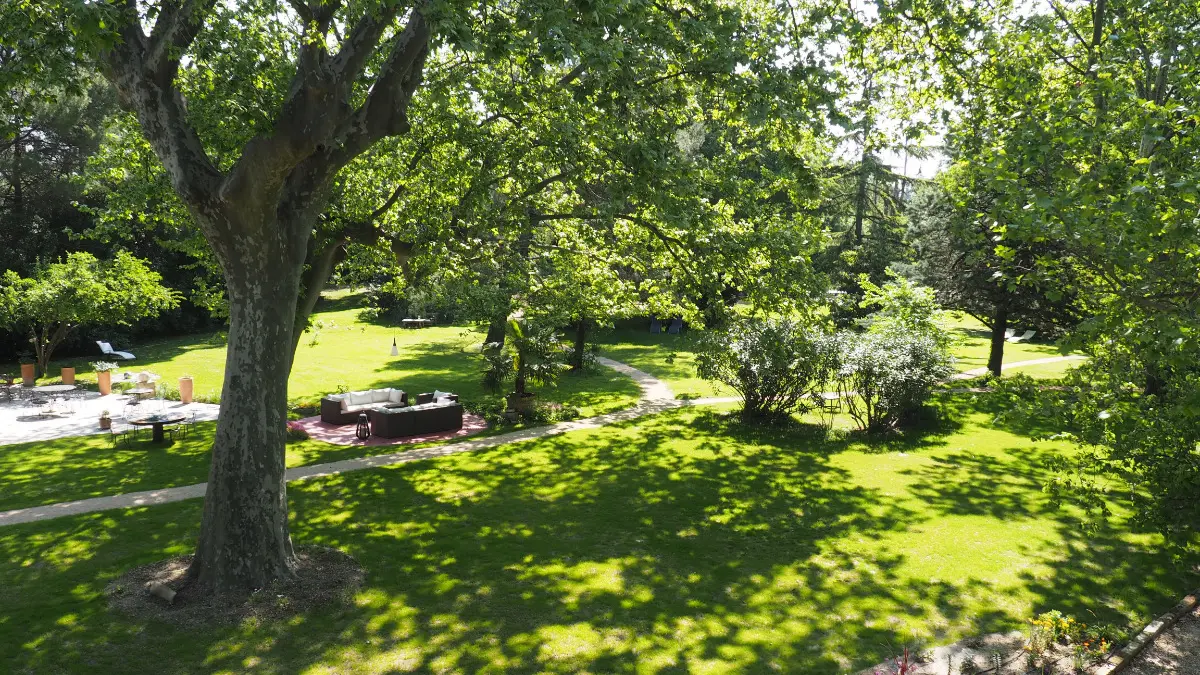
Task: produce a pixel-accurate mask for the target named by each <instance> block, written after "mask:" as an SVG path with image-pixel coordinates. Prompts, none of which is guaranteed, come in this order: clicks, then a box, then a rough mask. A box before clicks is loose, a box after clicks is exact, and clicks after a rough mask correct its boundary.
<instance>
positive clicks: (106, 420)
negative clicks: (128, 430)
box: [100, 417, 112, 429]
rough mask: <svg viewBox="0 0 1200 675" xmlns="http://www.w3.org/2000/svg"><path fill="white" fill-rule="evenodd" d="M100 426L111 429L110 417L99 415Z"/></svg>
mask: <svg viewBox="0 0 1200 675" xmlns="http://www.w3.org/2000/svg"><path fill="white" fill-rule="evenodd" d="M100 428H101V429H111V428H112V418H111V417H101V418H100Z"/></svg>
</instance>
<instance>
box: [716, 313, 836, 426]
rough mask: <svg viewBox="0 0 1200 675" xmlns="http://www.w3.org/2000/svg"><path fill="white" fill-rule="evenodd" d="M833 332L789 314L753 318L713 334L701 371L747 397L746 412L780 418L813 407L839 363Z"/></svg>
mask: <svg viewBox="0 0 1200 675" xmlns="http://www.w3.org/2000/svg"><path fill="white" fill-rule="evenodd" d="M834 347H835V345H834V343H833V341H832V340H831V339H830V336H828V335H826V334H824V333H821V332H820V331H817V330H816V329H812V328H808V327H805V326H803V325H801V324H799V323H796V322H794V321H790V320H787V319H748V320H746V321H743V322H741V323H739V324H736V325H734V326H732V327H731V328H730V329H729V330H728V331H725V332H719V333H712V334H709V335H708V336H707V337H706V338H705V339H704V341H703V342H702V344H701V349H700V352H699V353H698V354H697V357H696V365H697V369H698V371H699V373H700V376H701V377H703V378H705V379H707V380H714V381H717V382H722V383H724V384H727V385H729V386H730V387H732V388H733V390H734V391H736V392H737V393H738V394H739V395H740V396H741V397H742V402H743V404H742V417H743V418H744V419H747V420H764V419H765V420H779V419H783V418H786V417H787V416H789V415H791V414H792V413H793V412H797V411H799V412H803V411H804V410H806V409H807V408H808V405H809V401H810V395H812V394H814V393H816V392H819V391H820V390H821V387H822V386H824V385H825V383H826V382H827V381H829V378H830V375H831V374H832V373H833V372H834V369H835V367H836V364H837V358H836V356H837V355H836V351H835V350H834Z"/></svg>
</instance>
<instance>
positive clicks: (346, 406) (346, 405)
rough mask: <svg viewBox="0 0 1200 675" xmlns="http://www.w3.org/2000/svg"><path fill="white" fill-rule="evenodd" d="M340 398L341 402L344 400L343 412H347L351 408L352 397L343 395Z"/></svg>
mask: <svg viewBox="0 0 1200 675" xmlns="http://www.w3.org/2000/svg"><path fill="white" fill-rule="evenodd" d="M339 400H341V402H342V412H347V411H348V410H350V397H349V396H343V397H342V398H341V399H339Z"/></svg>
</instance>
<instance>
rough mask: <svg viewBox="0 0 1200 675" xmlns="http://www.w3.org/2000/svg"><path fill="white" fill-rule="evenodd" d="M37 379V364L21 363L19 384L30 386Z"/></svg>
mask: <svg viewBox="0 0 1200 675" xmlns="http://www.w3.org/2000/svg"><path fill="white" fill-rule="evenodd" d="M36 381H37V365H36V364H33V363H22V364H21V384H24V385H25V386H26V387H32V386H33V383H34V382H36Z"/></svg>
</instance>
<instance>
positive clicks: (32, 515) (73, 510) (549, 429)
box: [0, 357, 684, 527]
mask: <svg viewBox="0 0 1200 675" xmlns="http://www.w3.org/2000/svg"><path fill="white" fill-rule="evenodd" d="M597 361H598V362H599V363H601V364H602V365H604V366H607V367H609V368H612V369H613V370H616V371H617V372H620V373H622V374H624V375H628V376H629V377H631V378H633V380H634V381H635V382H637V384H638V386H639V387H641V390H642V395H641V399H640V400H639V401H638V404H637V405H635V406H633V407H632V408H626V409H625V410H620V411H618V412H614V413H609V414H607V415H596V416H595V417H588V418H585V419H581V420H571V421H569V422H559V423H557V424H552V425H550V426H545V427H534V428H531V429H521V430H519V431H512V432H509V433H506V434H498V435H496V436H489V437H487V438H479V439H475V440H470V441H462V442H459V443H451V444H447V445H437V446H433V447H428V448H419V449H417V450H406V451H402V452H393V453H388V454H386V455H372V456H369V457H356V458H354V459H344V460H341V461H338V462H329V463H327V464H311V465H308V466H297V467H293V468H290V469H288V470H287V472H286V473H285V474H284V476H285V480H287V481H288V482H291V481H297V480H305V479H308V478H319V477H321V476H330V475H333V474H338V473H346V472H348V471H359V470H362V469H371V468H375V467H380V466H389V465H392V464H404V463H406V462H416V461H419V460H422V459H431V458H434V457H445V456H447V455H456V454H458V453H461V452H472V451H474V450H482V449H484V448H494V447H496V446H498V445H505V444H508V443H517V442H520V441H528V440H532V439H535V438H545V437H547V436H557V435H559V434H565V433H567V432H570V431H581V430H584V429H596V428H598V427H602V426H605V425H608V424H613V423H616V422H624V421H626V420H632V419H636V418H638V417H642V416H644V415H652V414H654V413H658V412H662V411H664V410H668V409H671V408H678V407H680V406H681V405H683V403H684V402H683V401H677V400H675V393H674V392H672V391H671V388H670V387H668V386H667V385H666V383H664V382H662V381H661V380H659V379H658V378H656V377H654V376H653V375H650V374H649V373H646V372H643V371H641V370H638V369H637V368H634V367H633V366H628V365H626V364H624V363H621V362H619V361H613V360H611V359H606V358H602V357H601V358H597ZM206 485H207V484H206V483H196V484H194V485H183V486H180V487H173V488H163V489H161V490H146V491H143V492H129V493H126V494H120V495H112V496H110V497H94V498H91V499H80V500H78V501H73V502H61V503H58V504H46V505H44V506H31V507H29V508H24V509H13V510H11V511H3V512H0V527H3V526H5V525H16V524H19V523H32V522H38V521H42V520H50V519H52V518H61V517H64V516H73V515H77V514H81V513H92V512H95V511H107V510H109V509H126V508H132V507H137V506H153V505H155V504H167V503H170V502H178V501H182V500H184V499H195V498H196V497H203V496H204V492H205V490H206Z"/></svg>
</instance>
